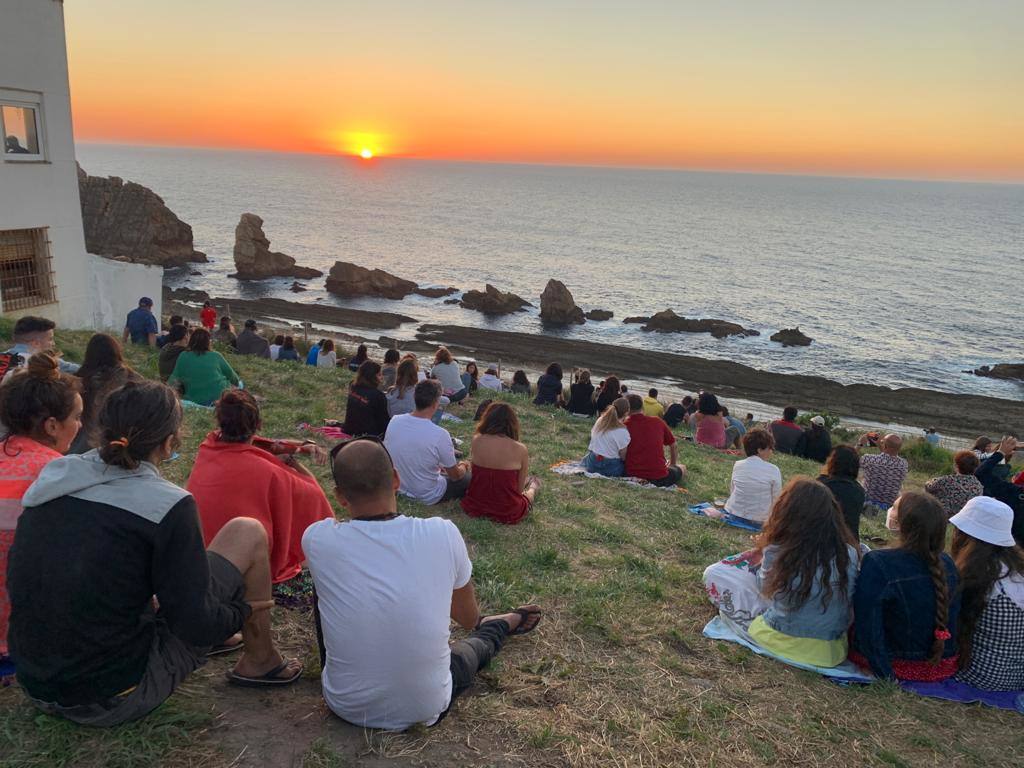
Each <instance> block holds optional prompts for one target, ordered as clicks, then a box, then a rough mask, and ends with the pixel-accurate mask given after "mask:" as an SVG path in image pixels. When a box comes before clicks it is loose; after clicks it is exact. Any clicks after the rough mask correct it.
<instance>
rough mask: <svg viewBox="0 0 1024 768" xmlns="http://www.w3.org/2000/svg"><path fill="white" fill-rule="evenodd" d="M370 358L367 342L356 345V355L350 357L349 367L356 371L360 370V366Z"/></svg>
mask: <svg viewBox="0 0 1024 768" xmlns="http://www.w3.org/2000/svg"><path fill="white" fill-rule="evenodd" d="M369 359H370V355H369V351H368V350H367V348H366V345H365V344H360V345H359V346H358V347H356V354H355V357H350V358H349V361H348V369H349V370H350V371H352V372H353V373H355V372H356V371H358V370H359V366H361V365H362V364H363V363H365V362H366V361H367V360H369Z"/></svg>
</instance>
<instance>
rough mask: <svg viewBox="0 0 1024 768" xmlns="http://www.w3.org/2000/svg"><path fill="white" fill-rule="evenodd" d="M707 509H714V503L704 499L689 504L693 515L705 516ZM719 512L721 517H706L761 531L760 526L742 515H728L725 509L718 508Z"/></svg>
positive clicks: (745, 528) (756, 531)
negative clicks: (700, 502) (701, 501)
mask: <svg viewBox="0 0 1024 768" xmlns="http://www.w3.org/2000/svg"><path fill="white" fill-rule="evenodd" d="M709 509H716V507H715V505H714V504H711V503H710V502H707V501H705V502H704V503H703V504H694V505H693V506H691V507H690V512H692V513H693V514H695V515H700V516H701V517H707V515H706V514H705V512H706V511H707V510H709ZM719 512H720V513H721V517H711V518H708V519H709V520H718V521H720V522H723V523H725V524H726V525H731V526H734V527H736V528H742V529H743V530H745V531H754V532H755V533H760V532H761V526H760V525H758V524H757V523H752V522H750V521H749V520H744V519H743V518H742V517H736V515H730V514H729V513H728V512H726V511H725V510H719Z"/></svg>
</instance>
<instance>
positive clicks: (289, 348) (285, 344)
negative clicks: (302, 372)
mask: <svg viewBox="0 0 1024 768" xmlns="http://www.w3.org/2000/svg"><path fill="white" fill-rule="evenodd" d="M277 362H279V363H297V362H299V350H297V349H296V348H295V339H294V338H293V337H292V336H285V337H284V339H283V340H282V343H281V349H279V350H278V351H277Z"/></svg>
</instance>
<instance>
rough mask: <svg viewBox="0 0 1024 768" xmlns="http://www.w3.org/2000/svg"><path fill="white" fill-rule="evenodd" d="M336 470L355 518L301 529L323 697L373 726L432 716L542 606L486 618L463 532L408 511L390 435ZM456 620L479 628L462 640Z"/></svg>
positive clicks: (347, 446) (347, 451)
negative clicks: (455, 634)
mask: <svg viewBox="0 0 1024 768" xmlns="http://www.w3.org/2000/svg"><path fill="white" fill-rule="evenodd" d="M331 470H332V473H333V475H334V484H335V494H336V496H337V499H338V501H339V502H340V503H341V505H342V506H343V507H345V508H346V509H347V510H348V512H349V515H350V516H351V520H349V521H347V522H340V521H337V520H333V519H332V520H321V521H319V522H317V523H314V524H313V525H311V526H310V527H309V528H307V529H306V533H305V534H304V535H303V537H302V549H303V552H305V554H306V558H307V561H308V563H309V570H310V573H311V574H312V576H313V583H314V585H315V586H316V594H317V615H318V619H319V627H320V630H321V632H320V633H319V636H320V637H321V638H322V644H321V648H320V655H321V665H322V668H323V672H322V675H321V681H322V684H323V692H324V699H325V700H326V701H327V705H328V706H329V707H330V708H331V710H332V711H333V712H334V713H335V714H337V715H338V716H339V717H341V718H343V719H344V720H347V721H348V722H350V723H352V724H353V725H358V726H361V727H365V728H383V729H386V730H404V729H406V728H408V727H410V726H412V725H415V724H417V723H423V724H426V725H433V724H434V723H436V722H437V721H438V720H439V719H441V718H442V717H443V716H444V715H445V714H446V713H447V712H448V709H449V708H450V706H451V702H452V700H453V699H454V698H455V697H456V696H458V695H459V694H460V693H463V692H464V691H466V690H468V689H469V687H470V686H471V685H472V683H473V678H474V676H475V675H476V673H477V672H479V671H480V670H481V669H483V668H484V667H486V666H487V664H488V663H489V662H490V660H491V658H493V656H494V655H495V654H496V653H497V652H498V651H500V650H501V647H502V645H503V644H504V642H505V640H506V638H507V637H508V636H509V635H521V634H525V633H527V632H529V631H531V630H532V629H534V627H536V626H537V624H538V623H539V622H540V617H541V610H540V608H538V607H537V606H535V605H527V606H523V607H522V608H519V609H517V610H516V611H513V612H512V613H506V614H501V615H498V616H489V617H486V618H484V619H483V620H481V619H480V611H479V608H478V607H477V602H476V595H475V593H474V590H473V582H472V580H471V578H470V577H471V576H472V572H473V566H472V564H471V563H470V561H469V555H468V553H467V552H466V543H465V542H464V541H463V539H462V535H461V534H460V533H459V530H458V529H457V528H456V527H455V525H454V524H453V523H452V522H451V521H449V520H445V519H444V518H441V517H431V518H416V517H406V516H404V515H399V514H398V512H397V503H396V501H397V500H396V498H395V491H396V490H398V486H399V482H400V480H399V474H398V473H397V472H396V471H395V468H394V466H393V465H392V462H391V459H390V458H389V456H388V452H387V450H386V449H385V448H384V446H383V445H382V444H381V443H379V442H377V441H375V440H373V439H367V438H357V439H355V440H350V441H348V442H346V443H342V444H341V445H340V446H339V448H337V449H336V450H335V454H334V458H333V463H332V465H331ZM451 619H454V620H455V621H457V622H458V623H459V624H460V625H461V626H463V627H464V628H465V629H467V630H472V631H471V633H470V635H469V636H468V637H467V638H466V639H465V640H460V641H459V642H457V643H455V645H454V646H449V639H450V620H451Z"/></svg>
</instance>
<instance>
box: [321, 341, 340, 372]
mask: <svg viewBox="0 0 1024 768" xmlns="http://www.w3.org/2000/svg"><path fill="white" fill-rule="evenodd" d="M316 367H317V368H328V369H330V370H334V369H335V368H337V367H338V353H337V352H335V351H334V342H333V341H332V340H331V339H324V340H323V341H321V342H320V350H319V351H318V352H317V355H316Z"/></svg>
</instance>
